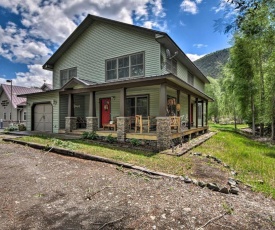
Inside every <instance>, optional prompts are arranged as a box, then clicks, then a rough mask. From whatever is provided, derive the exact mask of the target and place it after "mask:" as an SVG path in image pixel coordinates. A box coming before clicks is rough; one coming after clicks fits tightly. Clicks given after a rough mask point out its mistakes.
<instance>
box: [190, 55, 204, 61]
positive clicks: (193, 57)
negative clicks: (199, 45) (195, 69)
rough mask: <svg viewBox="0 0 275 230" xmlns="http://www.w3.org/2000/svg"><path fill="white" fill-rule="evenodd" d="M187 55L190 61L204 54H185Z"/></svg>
mask: <svg viewBox="0 0 275 230" xmlns="http://www.w3.org/2000/svg"><path fill="white" fill-rule="evenodd" d="M186 55H187V57H189V59H190V60H191V61H196V60H197V59H199V58H202V57H203V56H205V54H202V55H199V54H186Z"/></svg>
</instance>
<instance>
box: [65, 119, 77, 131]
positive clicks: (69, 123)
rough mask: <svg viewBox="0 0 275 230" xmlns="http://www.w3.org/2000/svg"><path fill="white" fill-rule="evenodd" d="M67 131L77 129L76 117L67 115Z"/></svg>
mask: <svg viewBox="0 0 275 230" xmlns="http://www.w3.org/2000/svg"><path fill="white" fill-rule="evenodd" d="M65 121H66V123H65V132H66V133H69V132H72V131H73V130H75V129H76V117H65Z"/></svg>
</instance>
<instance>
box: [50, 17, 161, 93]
mask: <svg viewBox="0 0 275 230" xmlns="http://www.w3.org/2000/svg"><path fill="white" fill-rule="evenodd" d="M137 52H145V76H147V77H148V76H152V75H159V74H160V61H159V57H160V44H159V43H158V42H157V41H156V40H155V37H154V36H152V35H148V34H146V33H138V32H136V31H134V30H128V29H125V28H123V27H118V26H114V25H111V24H108V23H102V22H95V23H93V24H92V25H91V27H90V28H88V29H87V30H86V31H85V32H84V33H83V34H82V35H81V36H80V37H79V38H78V40H77V41H76V42H75V43H74V44H73V45H72V46H71V47H70V48H69V49H68V50H67V51H66V52H65V53H64V54H63V56H62V57H61V58H60V59H59V60H58V61H57V62H56V64H55V66H54V72H53V85H54V89H56V88H59V87H60V78H59V75H60V70H62V69H67V68H72V67H77V75H78V77H79V78H82V79H87V80H93V81H97V82H104V81H105V60H107V59H110V58H115V57H119V56H122V55H127V54H132V53H137Z"/></svg>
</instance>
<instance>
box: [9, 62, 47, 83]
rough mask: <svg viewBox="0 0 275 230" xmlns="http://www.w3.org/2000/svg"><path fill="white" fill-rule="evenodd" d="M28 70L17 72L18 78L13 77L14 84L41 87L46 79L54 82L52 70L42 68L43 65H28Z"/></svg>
mask: <svg viewBox="0 0 275 230" xmlns="http://www.w3.org/2000/svg"><path fill="white" fill-rule="evenodd" d="M28 69H29V71H28V72H18V73H16V78H15V79H13V80H12V81H13V83H14V85H20V86H25V87H34V86H37V87H40V86H42V85H43V83H44V81H46V83H49V84H52V72H51V71H47V70H44V69H42V66H41V65H38V64H35V65H28Z"/></svg>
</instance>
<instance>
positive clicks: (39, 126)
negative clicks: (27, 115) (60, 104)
mask: <svg viewBox="0 0 275 230" xmlns="http://www.w3.org/2000/svg"><path fill="white" fill-rule="evenodd" d="M52 127H53V107H52V105H51V104H50V103H45V104H36V105H34V108H33V130H34V131H40V132H52V131H53V128H52Z"/></svg>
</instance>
